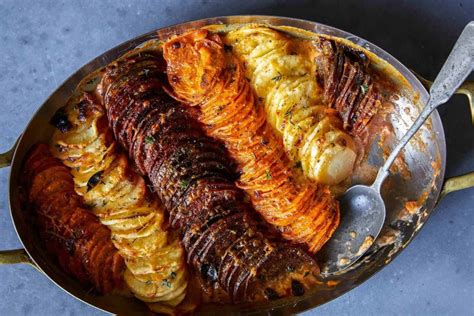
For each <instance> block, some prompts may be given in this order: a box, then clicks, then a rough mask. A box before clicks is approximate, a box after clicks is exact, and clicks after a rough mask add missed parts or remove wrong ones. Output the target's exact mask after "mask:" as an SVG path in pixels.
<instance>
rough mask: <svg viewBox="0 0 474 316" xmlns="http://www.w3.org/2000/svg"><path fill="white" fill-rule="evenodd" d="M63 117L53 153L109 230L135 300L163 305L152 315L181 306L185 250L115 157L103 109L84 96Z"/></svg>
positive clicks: (142, 183) (124, 161) (136, 180)
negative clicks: (66, 123)
mask: <svg viewBox="0 0 474 316" xmlns="http://www.w3.org/2000/svg"><path fill="white" fill-rule="evenodd" d="M61 111H62V114H63V116H66V118H67V120H69V129H68V130H67V131H61V130H57V131H56V132H55V133H54V137H53V140H52V144H51V148H52V150H53V153H54V155H55V156H56V157H58V158H60V159H61V160H63V161H64V163H65V164H66V165H68V166H70V167H71V168H73V169H72V170H73V171H72V174H73V177H74V182H75V185H76V186H75V189H76V191H77V192H78V193H79V194H81V195H82V196H83V198H84V201H85V202H86V203H87V204H88V205H89V206H90V207H91V208H92V210H93V212H94V213H95V215H96V216H97V217H98V218H99V219H100V221H101V222H102V224H104V225H107V227H108V228H109V229H110V230H111V233H112V234H111V239H112V242H113V244H114V245H115V247H117V249H118V250H119V252H120V254H121V255H122V256H123V257H124V259H125V264H126V266H127V269H126V271H125V274H124V278H125V281H126V283H127V285H128V286H129V288H130V289H131V291H132V292H133V293H134V295H135V296H136V297H137V298H139V299H141V300H143V301H145V302H159V303H160V304H158V305H157V304H154V305H153V308H154V309H156V308H159V306H162V305H163V304H165V305H169V306H176V305H178V304H179V303H180V302H181V301H182V300H183V298H184V296H185V295H186V289H187V273H186V268H185V264H184V254H183V250H182V247H181V245H180V244H179V242H178V239H177V238H176V237H174V236H171V235H169V234H168V233H167V232H166V230H164V213H163V209H162V207H161V205H160V203H159V202H158V201H157V199H156V198H155V197H152V196H151V195H150V194H149V192H148V190H147V187H146V184H145V181H144V180H143V178H141V177H140V176H138V175H137V174H136V173H135V172H133V171H132V170H131V168H130V166H129V162H128V159H127V157H126V156H125V155H124V154H123V153H120V152H118V151H117V146H116V144H115V141H114V140H113V138H112V135H111V134H110V131H109V128H108V126H107V120H106V118H105V116H104V113H103V112H102V108H101V106H100V103H99V102H98V101H97V100H96V99H95V98H94V97H93V96H92V95H90V94H85V95H84V96H82V97H81V98H80V99H79V100H72V101H71V102H70V104H69V105H67V107H66V108H65V109H62V110H61ZM63 120H64V117H63ZM104 123H105V124H104ZM107 253H108V249H107V248H104V249H103V250H101V251H100V252H97V253H94V258H97V259H96V261H94V262H103V261H104V260H105V257H104V256H106V255H107ZM101 258H102V259H101ZM110 260H113V258H112V259H110ZM170 275H171V276H173V278H171V277H170Z"/></svg>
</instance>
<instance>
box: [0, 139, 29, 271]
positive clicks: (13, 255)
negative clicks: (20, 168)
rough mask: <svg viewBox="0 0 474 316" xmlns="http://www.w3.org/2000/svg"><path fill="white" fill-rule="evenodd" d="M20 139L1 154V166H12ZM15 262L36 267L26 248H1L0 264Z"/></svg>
mask: <svg viewBox="0 0 474 316" xmlns="http://www.w3.org/2000/svg"><path fill="white" fill-rule="evenodd" d="M19 140H20V137H18V139H17V141H16V142H15V145H13V147H12V148H11V149H10V150H8V151H7V152H4V153H1V154H0V168H5V167H8V166H10V164H11V162H12V159H13V154H14V153H15V149H16V146H17V145H18V141H19ZM15 263H26V264H29V265H32V266H33V267H35V268H36V266H35V264H34V263H33V262H32V261H31V260H30V257H29V256H28V254H27V253H26V251H25V249H14V250H0V265H3V264H15Z"/></svg>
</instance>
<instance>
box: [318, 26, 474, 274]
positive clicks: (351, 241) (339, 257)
mask: <svg viewBox="0 0 474 316" xmlns="http://www.w3.org/2000/svg"><path fill="white" fill-rule="evenodd" d="M473 68H474V21H471V22H470V23H469V24H467V26H466V27H465V28H464V30H463V31H462V33H461V35H460V36H459V39H458V40H457V42H456V44H455V45H454V47H453V50H452V51H451V53H450V54H449V56H448V58H447V60H446V62H445V63H444V65H443V67H442V68H441V70H440V72H439V74H438V76H437V77H436V79H435V81H434V82H433V85H432V86H431V88H430V98H429V100H428V102H427V103H426V106H425V107H424V109H423V110H422V112H421V113H420V115H419V116H418V118H417V119H416V121H415V122H414V123H413V125H412V126H411V128H410V129H409V130H408V131H407V132H406V134H405V135H404V136H403V137H402V138H401V139H400V141H399V143H398V145H397V146H396V147H395V148H394V149H393V151H392V152H391V154H390V156H389V157H388V158H387V160H386V161H385V163H384V165H383V166H382V168H380V169H379V171H378V173H377V177H376V178H375V181H374V183H373V184H372V185H371V186H367V185H355V186H353V187H351V188H349V189H348V190H347V191H346V192H345V193H344V194H343V195H342V197H341V199H340V206H341V223H340V225H339V227H338V229H337V230H336V232H335V233H334V235H333V236H332V238H331V239H330V240H329V241H328V242H327V243H326V245H325V246H324V249H323V251H322V252H323V254H322V255H323V257H324V260H325V261H326V265H325V266H324V267H323V270H322V273H323V274H327V275H330V274H334V273H336V272H339V271H343V270H346V269H347V268H348V267H350V266H351V265H352V264H353V263H355V262H356V261H357V260H358V259H359V258H360V257H361V256H362V255H363V254H364V253H365V252H366V251H367V250H368V249H369V248H370V246H371V245H372V243H373V242H374V240H375V239H376V238H377V236H378V235H379V233H380V231H381V230H382V227H383V224H384V221H385V215H386V209H385V203H384V201H383V199H382V196H381V194H380V188H381V187H382V184H383V182H384V180H385V178H386V177H387V176H388V175H389V170H390V166H391V165H392V164H393V162H394V161H395V159H396V158H397V156H398V154H399V153H400V151H401V150H402V149H403V148H404V147H405V145H406V144H408V142H409V141H410V139H411V138H412V137H413V135H415V134H416V132H417V131H418V130H419V129H420V127H421V126H422V125H423V123H424V122H425V121H426V119H427V118H428V117H429V116H430V114H431V112H433V111H434V110H435V109H436V108H437V107H438V106H439V105H441V104H444V103H445V102H446V101H448V100H449V98H450V97H451V96H452V95H453V94H454V92H455V91H456V89H457V88H458V87H459V86H460V85H461V84H462V83H463V81H464V80H465V79H466V77H467V76H468V75H469V74H470V73H471V71H472V70H473Z"/></svg>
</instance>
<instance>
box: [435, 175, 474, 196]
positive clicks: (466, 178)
mask: <svg viewBox="0 0 474 316" xmlns="http://www.w3.org/2000/svg"><path fill="white" fill-rule="evenodd" d="M472 187H474V171H473V172H469V173H466V174H463V175H460V176H456V177H452V178H449V179H447V180H446V181H445V182H444V185H443V189H442V190H441V194H440V196H439V200H438V203H439V201H441V200H442V199H443V198H444V197H445V196H446V195H448V194H449V193H451V192H456V191H459V190H463V189H467V188H472Z"/></svg>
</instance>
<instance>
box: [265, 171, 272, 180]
mask: <svg viewBox="0 0 474 316" xmlns="http://www.w3.org/2000/svg"><path fill="white" fill-rule="evenodd" d="M266 177H267V179H268V180H270V179H271V178H272V174H271V172H270V170H267V171H266Z"/></svg>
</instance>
